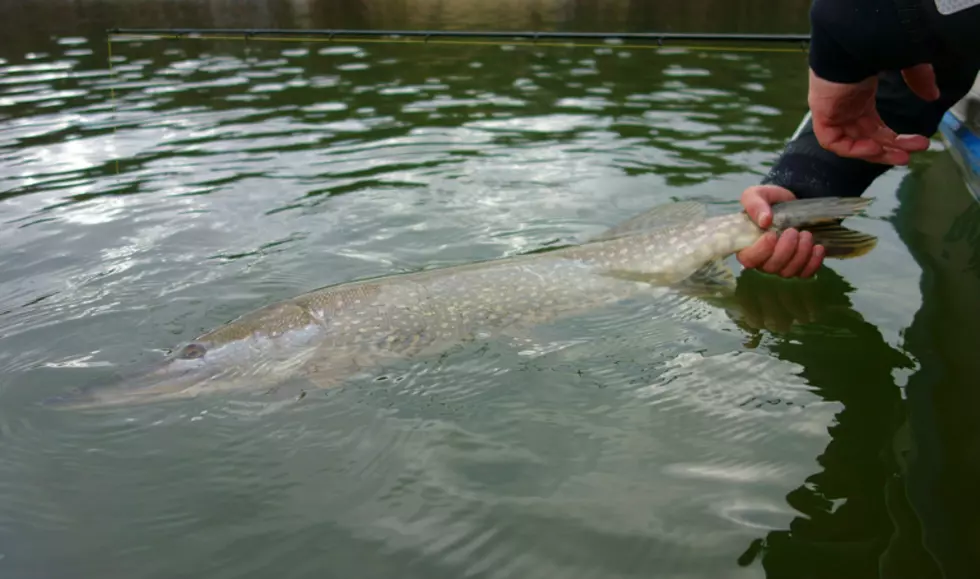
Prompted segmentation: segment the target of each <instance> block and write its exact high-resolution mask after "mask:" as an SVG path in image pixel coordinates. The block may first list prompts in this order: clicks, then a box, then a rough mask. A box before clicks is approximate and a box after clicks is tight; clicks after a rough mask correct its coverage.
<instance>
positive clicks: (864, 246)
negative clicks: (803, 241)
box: [805, 224, 878, 259]
mask: <svg viewBox="0 0 980 579" xmlns="http://www.w3.org/2000/svg"><path fill="white" fill-rule="evenodd" d="M805 229H806V230H807V231H809V232H810V233H812V234H813V243H815V244H819V245H822V246H823V247H824V249H825V250H826V251H827V252H826V254H825V255H826V256H827V257H833V258H836V259H850V258H852V257H859V256H861V255H864V254H866V253H868V252H869V251H871V250H872V249H874V247H875V245H877V244H878V238H877V237H875V236H874V235H869V234H867V233H862V232H860V231H855V230H853V229H848V228H847V227H844V226H842V225H838V224H827V225H815V226H813V227H806V228H805Z"/></svg>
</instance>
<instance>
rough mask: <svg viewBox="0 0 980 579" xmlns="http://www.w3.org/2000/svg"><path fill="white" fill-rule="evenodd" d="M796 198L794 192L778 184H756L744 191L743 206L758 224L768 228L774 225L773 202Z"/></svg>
mask: <svg viewBox="0 0 980 579" xmlns="http://www.w3.org/2000/svg"><path fill="white" fill-rule="evenodd" d="M793 199H796V196H795V195H793V192H792V191H790V190H789V189H785V188H783V187H778V186H776V185H755V186H753V187H749V188H748V189H746V190H745V191H743V192H742V199H741V202H742V207H744V208H745V212H746V213H747V214H748V215H749V217H750V218H751V219H752V221H754V222H755V224H756V225H758V226H759V227H761V228H763V229H768V228H769V226H770V225H772V204H773V203H778V202H780V201H790V200H793Z"/></svg>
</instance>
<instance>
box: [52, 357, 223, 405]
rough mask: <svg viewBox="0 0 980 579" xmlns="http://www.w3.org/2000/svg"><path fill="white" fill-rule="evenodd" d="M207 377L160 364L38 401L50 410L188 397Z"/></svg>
mask: <svg viewBox="0 0 980 579" xmlns="http://www.w3.org/2000/svg"><path fill="white" fill-rule="evenodd" d="M207 379H208V376H207V375H202V373H201V372H199V371H195V370H192V369H187V370H182V371H178V372H174V371H170V370H169V369H167V368H166V367H161V368H155V369H151V370H143V371H139V372H127V373H124V374H116V375H115V376H113V377H110V378H109V379H108V380H100V381H95V382H92V383H90V384H86V385H82V386H78V387H75V388H72V389H71V390H69V391H67V392H64V393H61V394H55V395H53V396H49V397H47V398H44V399H43V400H41V401H40V406H41V407H43V408H46V409H50V410H88V409H98V408H117V407H124V406H137V405H141V404H149V403H151V402H159V401H165V400H176V399H184V398H192V397H194V396H195V395H196V392H197V389H196V388H195V386H196V385H198V384H200V383H201V382H202V381H206V380H207Z"/></svg>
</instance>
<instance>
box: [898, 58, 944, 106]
mask: <svg viewBox="0 0 980 579" xmlns="http://www.w3.org/2000/svg"><path fill="white" fill-rule="evenodd" d="M902 78H904V79H905V84H907V85H908V86H909V88H910V89H911V90H912V92H914V93H915V94H916V96H918V97H919V98H921V99H922V100H924V101H930V102H931V101H934V100H937V99H939V86H938V85H937V84H936V71H935V70H933V68H932V65H931V64H928V63H923V64H917V65H915V66H912V67H909V68H905V69H902Z"/></svg>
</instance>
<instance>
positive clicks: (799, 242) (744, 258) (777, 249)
mask: <svg viewBox="0 0 980 579" xmlns="http://www.w3.org/2000/svg"><path fill="white" fill-rule="evenodd" d="M825 254H826V251H825V250H824V248H823V246H821V245H815V244H814V242H813V235H812V234H811V233H810V232H809V231H804V232H802V233H800V232H798V231H796V230H795V229H787V230H786V231H784V232H783V234H782V235H781V236H777V235H776V234H775V233H773V232H766V234H765V235H763V236H762V238H761V239H760V240H759V241H757V242H755V243H754V244H752V245H751V246H749V247H747V248H745V249H743V250H742V251H740V252H738V253H737V254H736V255H735V257H736V259H738V261H739V263H741V264H742V265H743V266H744V267H745V268H747V269H760V270H762V271H764V272H766V273H771V274H774V275H778V276H780V277H785V278H790V277H812V276H813V274H815V273H816V271H817V270H818V269H819V268H820V266H821V265H822V264H823V260H824V256H825Z"/></svg>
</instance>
